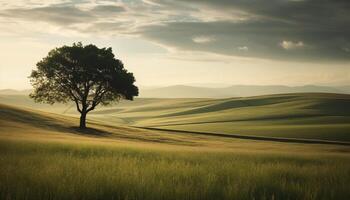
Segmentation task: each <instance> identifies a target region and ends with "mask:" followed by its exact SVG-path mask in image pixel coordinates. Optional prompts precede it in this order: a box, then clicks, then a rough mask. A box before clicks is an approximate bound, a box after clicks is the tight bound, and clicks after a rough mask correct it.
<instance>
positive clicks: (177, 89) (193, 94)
mask: <svg viewBox="0 0 350 200" xmlns="http://www.w3.org/2000/svg"><path fill="white" fill-rule="evenodd" d="M211 85H212V86H213V87H209V86H211ZM214 86H215V87H214ZM219 86H220V87H218V85H215V84H214V85H213V84H208V85H206V86H192V85H171V86H167V87H156V86H154V87H142V86H141V87H140V95H139V97H141V98H230V97H249V96H260V95H270V94H287V93H341V94H350V86H333V87H330V86H317V85H304V86H294V87H292V86H284V85H232V86H229V87H227V86H225V87H224V86H221V85H219ZM30 92H31V90H12V89H5V90H0V95H28V94H29V93H30Z"/></svg>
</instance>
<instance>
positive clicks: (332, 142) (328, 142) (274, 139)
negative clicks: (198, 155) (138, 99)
mask: <svg viewBox="0 0 350 200" xmlns="http://www.w3.org/2000/svg"><path fill="white" fill-rule="evenodd" d="M134 127H135V128H141V129H147V130H155V131H164V132H175V133H176V132H177V133H190V134H198V135H207V136H219V137H227V138H238V139H248V140H262V141H273V142H291V143H306V144H335V145H346V146H350V142H341V141H332V140H315V139H297V138H276V137H261V136H249V135H238V134H224V133H210V132H196V131H184V130H171V129H162V128H153V127H138V126H134Z"/></svg>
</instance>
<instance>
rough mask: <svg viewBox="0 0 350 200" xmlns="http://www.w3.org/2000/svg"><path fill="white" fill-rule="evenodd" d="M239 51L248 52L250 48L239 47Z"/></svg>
mask: <svg viewBox="0 0 350 200" xmlns="http://www.w3.org/2000/svg"><path fill="white" fill-rule="evenodd" d="M237 49H238V50H239V51H248V49H249V48H248V47H247V46H240V47H237Z"/></svg>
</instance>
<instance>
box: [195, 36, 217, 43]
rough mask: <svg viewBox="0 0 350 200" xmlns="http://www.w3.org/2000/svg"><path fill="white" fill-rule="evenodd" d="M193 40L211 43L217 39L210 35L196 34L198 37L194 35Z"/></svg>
mask: <svg viewBox="0 0 350 200" xmlns="http://www.w3.org/2000/svg"><path fill="white" fill-rule="evenodd" d="M192 40H193V42H195V43H199V44H204V43H211V42H213V41H215V38H213V37H210V36H196V37H193V38H192Z"/></svg>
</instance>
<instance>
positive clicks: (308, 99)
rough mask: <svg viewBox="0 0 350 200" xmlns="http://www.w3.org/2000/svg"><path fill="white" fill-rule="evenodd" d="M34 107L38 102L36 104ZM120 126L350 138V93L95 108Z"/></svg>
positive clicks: (67, 109)
mask: <svg viewBox="0 0 350 200" xmlns="http://www.w3.org/2000/svg"><path fill="white" fill-rule="evenodd" d="M0 102H2V103H7V104H12V105H16V106H18V105H21V106H23V107H27V108H30V107H31V108H35V109H39V110H42V111H49V112H53V113H58V114H65V115H67V114H68V115H70V116H77V112H76V111H75V107H74V106H72V105H62V104H61V105H58V106H50V105H45V104H33V103H32V102H31V100H29V99H27V97H24V96H1V97H0ZM32 106H33V107H32ZM88 118H89V119H93V120H95V121H99V122H108V123H111V124H114V125H123V126H129V127H130V126H132V127H139V128H153V129H159V130H168V131H174V130H176V131H187V132H193V133H204V134H205V133H207V134H218V135H223V134H224V135H231V136H251V137H271V138H289V139H304V140H326V141H340V142H349V141H350V131H349V130H350V95H345V94H328V93H297V94H280V95H266V96H257V97H241V98H227V99H198V98H195V99H181V98H175V99H156V98H153V99H152V98H148V99H147V98H146V99H144V98H137V99H136V100H135V101H131V102H130V101H122V102H120V103H119V104H116V105H114V106H109V107H100V108H98V109H96V110H94V111H92V112H91V113H90V114H89V116H88Z"/></svg>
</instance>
